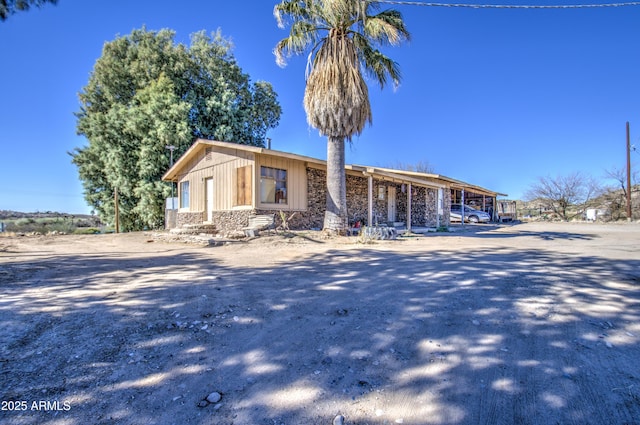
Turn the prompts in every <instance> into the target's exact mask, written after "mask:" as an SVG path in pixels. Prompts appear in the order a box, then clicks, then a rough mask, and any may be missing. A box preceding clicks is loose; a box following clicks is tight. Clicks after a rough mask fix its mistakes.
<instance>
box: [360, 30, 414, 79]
mask: <svg viewBox="0 0 640 425" xmlns="http://www.w3.org/2000/svg"><path fill="white" fill-rule="evenodd" d="M353 41H354V43H355V45H356V46H357V48H358V53H359V58H360V63H361V64H362V67H363V68H364V69H365V70H366V71H367V74H368V75H369V76H371V77H372V78H373V79H374V80H376V81H377V82H378V84H380V87H381V88H384V87H385V86H386V85H387V81H388V78H390V79H391V81H392V82H393V85H394V87H398V86H399V85H400V80H401V79H402V74H401V72H400V65H398V63H397V62H395V61H393V60H392V59H391V58H389V57H388V56H386V55H385V54H383V53H382V52H381V51H380V50H378V49H375V48H373V46H372V45H371V43H369V41H368V40H367V38H366V37H363V36H362V35H360V34H355V35H354V37H353Z"/></svg>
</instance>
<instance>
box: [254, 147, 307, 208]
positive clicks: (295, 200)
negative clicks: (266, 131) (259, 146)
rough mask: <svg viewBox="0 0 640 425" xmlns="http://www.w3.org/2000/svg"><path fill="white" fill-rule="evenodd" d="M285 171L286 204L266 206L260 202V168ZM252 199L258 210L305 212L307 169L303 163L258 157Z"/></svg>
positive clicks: (270, 157)
mask: <svg viewBox="0 0 640 425" xmlns="http://www.w3.org/2000/svg"><path fill="white" fill-rule="evenodd" d="M262 166H264V167H270V168H278V169H281V170H287V203H286V204H267V203H262V202H260V197H259V196H258V195H259V193H260V167H262ZM254 175H255V176H256V177H255V180H254V187H255V188H256V190H254V199H255V200H256V202H257V205H258V208H260V209H267V210H283V211H305V210H306V209H307V167H306V164H305V163H304V162H303V161H296V160H293V159H288V158H281V157H276V156H271V155H258V158H257V161H256V168H255V170H254Z"/></svg>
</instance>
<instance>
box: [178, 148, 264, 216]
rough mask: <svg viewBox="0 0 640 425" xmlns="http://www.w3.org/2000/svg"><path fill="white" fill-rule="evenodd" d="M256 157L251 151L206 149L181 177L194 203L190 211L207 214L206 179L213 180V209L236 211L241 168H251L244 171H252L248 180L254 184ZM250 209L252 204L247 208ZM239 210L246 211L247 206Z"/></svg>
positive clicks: (190, 163) (193, 160) (191, 204)
mask: <svg viewBox="0 0 640 425" xmlns="http://www.w3.org/2000/svg"><path fill="white" fill-rule="evenodd" d="M254 157H255V155H254V154H253V153H252V152H245V151H242V150H238V149H230V148H221V147H211V148H206V149H203V150H202V152H200V153H199V154H198V155H197V156H196V157H195V158H194V159H192V160H191V161H190V162H189V163H188V164H187V165H186V166H185V167H184V173H182V174H181V175H180V177H179V178H180V180H179V181H180V182H183V181H186V180H189V182H190V192H191V202H190V208H189V209H188V211H190V212H198V211H205V199H206V197H205V192H206V186H205V179H207V178H213V185H214V200H213V210H214V211H224V210H231V209H234V206H236V204H237V187H236V185H237V179H238V169H239V168H242V167H247V166H248V167H249V168H248V169H247V168H245V169H244V170H245V171H244V172H251V173H252V175H251V177H250V180H249V181H255V174H253V171H252V170H253V164H254V161H255V158H254ZM247 170H248V171H247ZM254 187H255V185H254ZM251 206H252V205H251V203H249V205H248V207H251ZM237 208H247V206H238V207H237Z"/></svg>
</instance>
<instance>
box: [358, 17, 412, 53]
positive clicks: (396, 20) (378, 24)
mask: <svg viewBox="0 0 640 425" xmlns="http://www.w3.org/2000/svg"><path fill="white" fill-rule="evenodd" d="M363 33H364V34H365V35H366V36H367V37H369V38H371V39H372V40H375V41H376V42H377V43H380V44H382V45H392V46H397V45H399V44H400V43H401V42H403V41H405V40H410V39H411V34H409V31H408V30H407V28H406V26H405V24H404V21H403V20H402V15H401V14H400V12H397V11H395V10H385V11H384V12H381V13H379V14H377V15H374V16H369V17H368V18H367V20H366V21H365V22H364V28H363Z"/></svg>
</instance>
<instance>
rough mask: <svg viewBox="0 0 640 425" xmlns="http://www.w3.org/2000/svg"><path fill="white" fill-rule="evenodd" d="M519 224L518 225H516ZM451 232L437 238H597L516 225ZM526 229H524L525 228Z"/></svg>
mask: <svg viewBox="0 0 640 425" xmlns="http://www.w3.org/2000/svg"><path fill="white" fill-rule="evenodd" d="M518 224H519V223H518ZM452 229H453V231H451V232H445V233H438V235H439V236H464V237H478V238H492V239H494V238H498V239H503V238H515V237H527V236H528V237H534V238H539V239H542V240H546V241H553V240H557V239H562V240H592V239H596V238H599V236H598V235H597V234H595V233H581V232H554V231H548V230H544V231H531V230H522V228H521V227H519V226H518V225H517V224H515V225H505V224H471V225H469V224H465V226H464V227H462V226H460V225H455V226H452ZM525 229H526V227H525Z"/></svg>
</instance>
